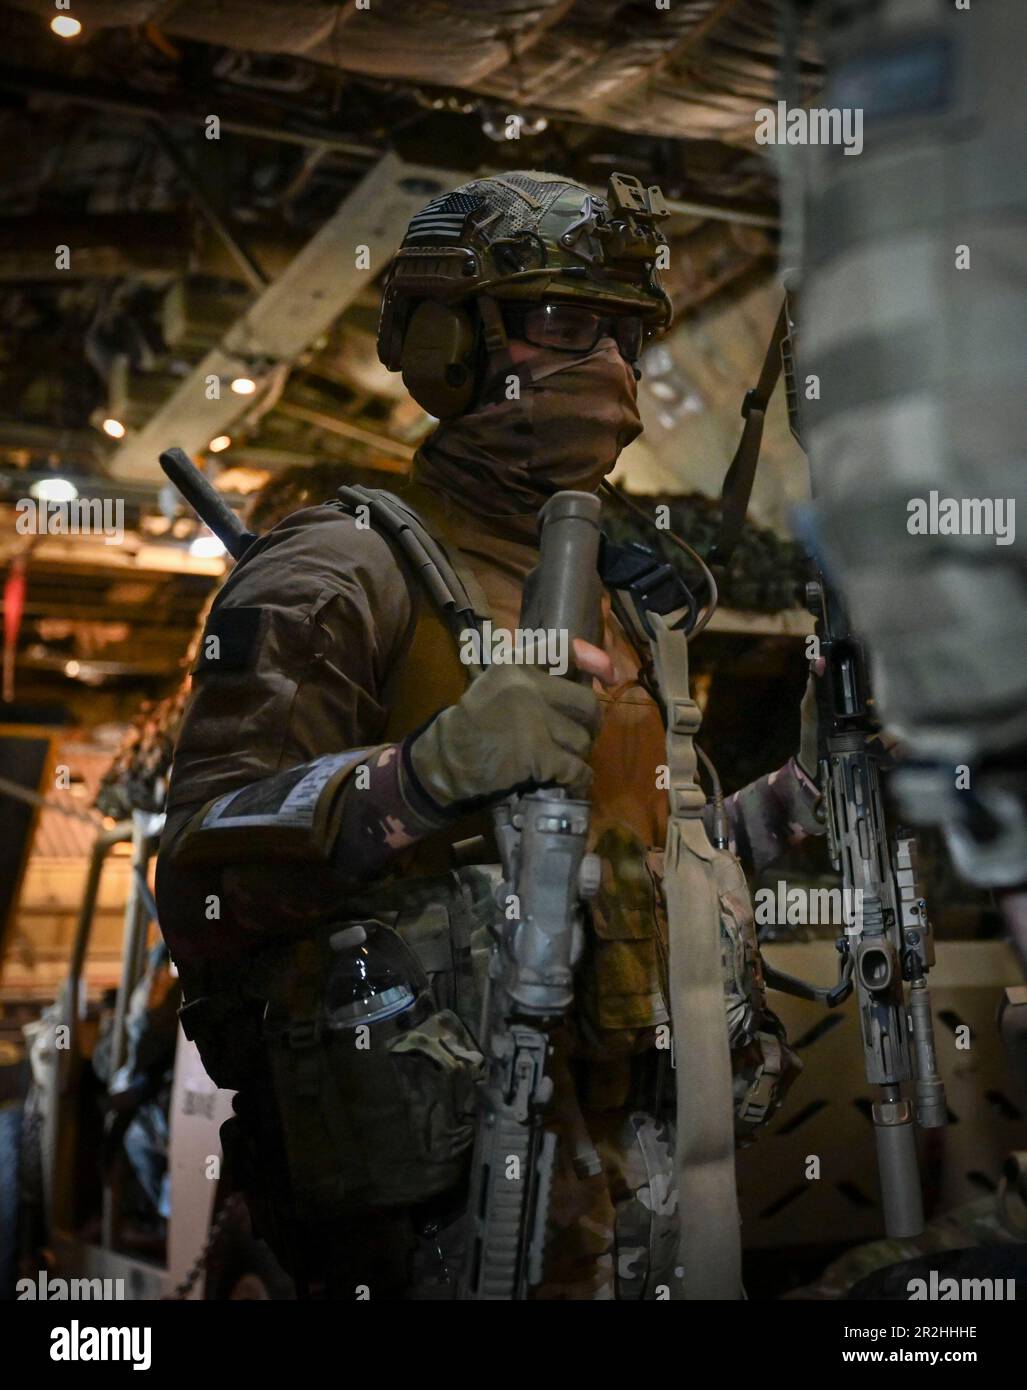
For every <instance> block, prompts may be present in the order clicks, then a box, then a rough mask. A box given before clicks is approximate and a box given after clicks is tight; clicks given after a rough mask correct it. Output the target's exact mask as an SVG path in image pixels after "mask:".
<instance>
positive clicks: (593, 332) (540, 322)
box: [503, 303, 645, 362]
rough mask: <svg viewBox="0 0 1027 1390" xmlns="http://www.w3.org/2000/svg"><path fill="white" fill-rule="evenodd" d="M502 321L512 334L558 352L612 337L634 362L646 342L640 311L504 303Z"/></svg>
mask: <svg viewBox="0 0 1027 1390" xmlns="http://www.w3.org/2000/svg"><path fill="white" fill-rule="evenodd" d="M503 322H504V324H505V325H506V330H507V332H508V333H509V334H510V335H511V336H512V337H516V338H520V339H522V340H523V341H524V342H526V343H531V344H532V345H533V346H534V347H546V348H556V349H557V350H558V351H560V352H591V350H592V349H593V348H594V347H595V345H596V344H597V343H598V342H599V340H600V338H612V339H613V340H614V342H615V343H616V344H617V347H618V349H619V350H620V354H621V356H622V357H624V358H625V359H626V360H627V361H628V362H637V360H638V358H639V356H640V354H641V351H642V344H643V342H644V341H645V324H644V323H643V321H642V318H641V316H640V315H639V314H603V313H600V312H599V311H598V310H596V309H589V308H586V307H585V306H584V305H581V304H561V303H553V304H530V305H525V306H523V307H522V306H521V305H516V306H515V305H511V304H504V305H503Z"/></svg>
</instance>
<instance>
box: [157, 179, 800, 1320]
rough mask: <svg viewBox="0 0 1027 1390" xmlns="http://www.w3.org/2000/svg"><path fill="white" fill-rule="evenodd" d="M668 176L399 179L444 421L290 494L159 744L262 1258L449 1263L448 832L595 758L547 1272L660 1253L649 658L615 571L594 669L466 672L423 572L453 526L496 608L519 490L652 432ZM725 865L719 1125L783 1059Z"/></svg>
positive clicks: (778, 779) (557, 1278) (179, 923)
mask: <svg viewBox="0 0 1027 1390" xmlns="http://www.w3.org/2000/svg"><path fill="white" fill-rule="evenodd" d="M661 201H662V200H660V198H659V190H649V192H648V194H647V193H646V192H645V191H643V190H642V189H641V187H640V186H639V185H638V184H637V183H636V182H635V181H630V180H625V179H623V178H618V176H614V179H613V180H611V193H610V198H609V200H608V201H607V200H603V199H601V198H597V197H594V196H593V195H591V194H590V193H589V192H588V191H587V190H586V189H584V188H583V187H581V186H580V185H578V184H575V183H573V182H571V181H569V180H567V179H564V178H560V177H557V176H554V175H550V174H542V173H513V174H506V175H502V176H497V177H495V178H487V179H480V180H475V181H473V182H471V183H468V184H466V185H464V186H463V187H461V188H460V189H458V190H456V191H455V192H453V193H451V194H449V195H447V196H445V197H442V198H437V199H435V200H434V202H432V203H431V204H429V206H428V207H427V208H426V209H425V210H424V211H423V212H421V213H419V214H418V215H417V216H416V217H415V218H414V219H413V222H412V223H411V225H410V228H409V231H408V233H407V236H406V238H405V239H404V242H403V246H402V248H401V250H400V251H399V253H398V255H397V257H396V259H395V261H394V264H393V266H392V268H391V271H390V275H389V278H388V282H387V286H386V291H385V298H384V304H383V310H382V319H381V327H380V333H379V353H380V355H381V357H382V360H383V361H384V362H385V363H386V365H387V366H389V367H390V368H392V369H394V370H401V371H402V373H403V379H404V381H405V383H406V385H407V387H408V389H409V390H410V392H411V394H412V395H413V396H414V398H415V399H416V400H417V401H418V402H419V403H420V404H421V405H423V406H424V408H425V409H426V410H428V411H429V412H430V413H431V414H432V415H434V416H435V417H437V418H438V419H439V421H440V423H439V425H438V427H437V429H436V430H435V432H434V433H433V434H432V435H431V436H430V438H429V439H428V441H427V442H426V443H425V445H424V446H423V447H422V448H421V449H420V450H419V452H418V454H417V458H416V461H415V465H414V469H413V475H412V479H411V481H410V482H409V483H408V484H407V485H405V486H404V487H403V488H402V489H400V490H399V491H398V493H397V494H396V495H395V496H394V497H391V498H390V497H389V495H387V494H380V495H378V503H379V504H380V505H375V506H368V505H364V506H361V505H360V504H359V499H356V498H355V497H354V496H349V497H348V498H347V499H345V500H342V501H332V502H328V503H326V504H324V505H322V506H315V507H310V508H307V509H304V510H302V511H300V512H298V513H295V514H294V515H292V516H289V517H287V518H286V519H285V520H283V521H281V522H280V523H279V524H278V525H276V526H275V527H274V528H273V529H272V530H271V531H270V532H269V533H267V534H266V535H265V536H263V537H261V538H260V540H259V541H257V542H256V543H255V544H254V545H253V546H252V547H251V549H250V550H249V551H248V552H247V554H246V555H245V557H244V558H243V560H242V562H241V563H240V564H239V565H238V566H237V567H236V568H235V570H234V571H233V573H232V574H231V576H230V577H229V579H228V581H227V583H226V584H225V586H224V587H223V589H222V590H221V592H220V594H219V595H218V598H217V601H216V603H215V605H214V608H213V610H212V613H211V616H210V619H209V622H208V625H207V629H206V632H205V635H204V641H203V644H202V648H201V652H200V656H199V659H198V662H197V665H196V668H195V670H194V693H193V696H192V699H191V704H190V707H189V709H188V711H187V714H186V717H185V721H184V726H183V729H182V732H181V735H180V738H179V741H178V745H177V749H176V754H175V761H174V768H173V774H172V779H171V788H170V796H169V805H168V821H167V828H166V831H165V835H164V841H163V845H162V852H161V856H160V862H159V868H158V900H159V905H160V912H161V923H162V927H163V930H164V932H165V935H166V937H167V940H168V942H169V944H170V946H171V949H172V952H173V954H174V957H175V960H176V962H177V964H178V967H179V970H180V972H181V976H182V981H183V987H184V993H185V998H186V1001H187V1003H186V1005H185V1007H184V1009H183V1014H182V1021H183V1026H184V1027H185V1028H186V1031H187V1032H188V1033H189V1035H190V1036H192V1037H194V1038H195V1040H196V1042H197V1044H198V1046H199V1048H200V1051H201V1054H202V1056H203V1059H204V1062H205V1064H206V1066H207V1068H208V1070H209V1072H210V1074H211V1075H212V1077H213V1078H214V1079H215V1080H216V1081H217V1082H218V1083H219V1084H221V1085H224V1086H230V1087H233V1088H235V1089H237V1090H238V1091H239V1095H238V1097H237V1100H236V1109H237V1112H238V1118H237V1120H236V1121H234V1122H230V1125H229V1130H230V1132H229V1133H228V1134H227V1135H226V1148H227V1149H228V1151H229V1161H230V1162H231V1163H232V1164H233V1165H234V1166H235V1170H236V1181H237V1182H239V1183H241V1184H242V1185H243V1186H244V1188H245V1190H246V1192H247V1198H248V1201H249V1202H250V1205H251V1208H252V1210H253V1212H254V1220H255V1223H256V1225H257V1227H258V1228H259V1229H260V1230H261V1232H262V1233H263V1234H264V1235H265V1236H266V1237H267V1238H268V1239H269V1240H270V1241H271V1243H272V1245H273V1246H274V1248H275V1250H276V1252H277V1253H278V1254H279V1257H280V1258H281V1259H282V1260H283V1262H284V1263H286V1265H287V1266H288V1267H289V1268H290V1269H291V1270H292V1271H293V1272H294V1273H296V1275H297V1277H298V1279H299V1280H300V1281H301V1283H305V1284H306V1285H307V1287H308V1288H310V1289H311V1290H320V1291H321V1292H323V1293H324V1294H326V1295H327V1296H337V1297H346V1298H351V1297H353V1296H354V1288H355V1287H359V1286H369V1287H370V1289H371V1292H372V1294H373V1295H374V1296H377V1297H381V1296H386V1297H446V1296H452V1292H453V1289H454V1280H455V1271H456V1265H457V1263H458V1261H459V1254H460V1234H459V1233H460V1212H461V1200H462V1198H463V1197H464V1195H465V1192H466V1179H467V1171H466V1170H467V1159H468V1152H469V1149H470V1145H471V1142H472V1138H473V1093H474V1083H475V1081H476V1079H477V1078H478V1077H479V1075H480V1067H481V1053H480V1051H479V1042H480V1039H479V1037H478V1036H477V1030H478V1027H479V1011H480V997H481V983H482V970H481V966H482V963H483V961H484V960H485V958H486V955H487V944H488V926H489V922H490V920H491V915H492V914H494V912H495V910H496V909H495V903H494V899H493V897H492V893H491V887H492V882H491V880H490V879H489V875H488V872H487V871H486V870H483V869H482V868H480V867H477V868H473V867H470V866H471V865H478V866H480V865H487V864H489V863H491V861H492V860H493V859H495V857H496V855H495V851H494V848H493V849H491V850H490V848H489V844H488V842H489V834H490V832H489V829H488V824H489V823H488V819H487V816H484V815H483V812H484V811H486V810H487V808H488V807H489V806H490V805H492V804H493V803H494V802H496V801H497V800H498V799H499V798H500V797H501V796H502V795H504V794H506V793H508V792H510V791H511V789H514V788H520V789H523V788H525V787H530V786H533V785H545V784H547V783H557V784H560V785H564V786H568V787H571V788H575V789H577V790H578V791H579V792H581V791H582V790H584V789H589V788H590V796H591V800H592V805H593V819H592V842H593V845H594V848H595V849H596V851H597V853H598V854H599V855H600V856H601V860H602V869H603V875H602V884H601V887H600V890H599V893H598V896H597V897H596V898H595V899H594V900H593V902H592V905H591V912H590V929H589V931H588V941H587V946H586V951H585V958H584V960H583V962H582V964H581V966H580V968H579V971H578V976H577V979H576V1001H575V1006H574V1010H573V1014H572V1016H571V1018H569V1019H568V1021H567V1023H566V1026H565V1027H564V1028H563V1030H562V1031H561V1034H560V1037H559V1039H558V1043H557V1047H556V1059H555V1075H556V1095H555V1097H554V1100H553V1103H552V1107H551V1119H550V1122H551V1125H552V1127H553V1129H555V1130H556V1132H557V1134H558V1151H557V1170H556V1179H555V1184H554V1194H553V1201H552V1206H551V1212H550V1218H551V1235H550V1241H549V1246H548V1250H547V1257H546V1270H545V1277H544V1281H543V1283H542V1286H541V1288H539V1289H538V1290H537V1291H536V1296H539V1297H543V1298H613V1297H621V1298H639V1297H644V1296H650V1297H651V1296H653V1289H654V1288H655V1287H657V1285H658V1283H659V1281H660V1278H661V1276H662V1275H666V1274H667V1270H666V1268H663V1267H660V1268H658V1267H657V1266H660V1265H661V1262H662V1266H666V1265H667V1264H668V1262H669V1264H670V1265H673V1263H674V1254H673V1251H674V1248H675V1231H676V1224H677V1218H676V1213H675V1202H674V1194H673V1183H672V1181H671V1179H670V1165H671V1158H670V1152H671V1129H670V1125H669V1122H670V1121H672V1118H673V1117H672V1115H670V1114H668V1106H667V1104H666V1102H665V1096H666V1093H667V1079H668V1077H667V1072H666V1069H665V1067H664V1066H663V1065H662V1064H663V1063H665V1062H666V1061H667V1053H666V1051H661V1050H660V1049H659V1048H658V1047H657V1046H656V1043H657V1041H658V1039H659V1034H660V1030H661V1029H662V1030H663V1032H664V1033H666V1031H667V1025H668V1022H669V1019H670V1009H669V1003H668V979H667V926H666V914H665V906H664V901H663V894H662V886H661V872H662V869H661V855H662V848H663V845H664V842H665V834H666V829H667V808H666V793H665V792H664V791H662V790H660V788H659V785H658V777H657V769H658V768H659V767H660V765H662V764H663V763H664V761H665V758H666V753H665V741H664V740H665V735H664V725H663V720H662V718H661V712H660V709H659V708H658V706H657V704H656V702H655V701H654V699H653V697H652V695H651V694H650V693H649V692H650V682H649V681H648V680H647V679H646V678H645V673H644V665H645V658H644V656H640V654H639V653H638V652H637V651H636V650H635V648H634V646H633V645H632V642H631V641H630V640H629V637H628V634H627V633H626V631H625V629H624V628H623V627H622V626H621V624H620V623H619V622H618V620H617V619H616V617H614V615H613V613H612V612H611V611H610V606H609V603H608V602H605V601H604V631H603V643H602V649H601V650H600V649H599V648H598V647H593V646H590V645H589V644H586V643H580V642H577V643H575V649H574V660H575V662H576V663H577V665H578V667H579V668H580V669H582V670H584V671H587V672H589V673H590V674H592V675H593V676H594V677H596V681H595V683H594V688H593V689H588V688H585V687H582V686H581V685H576V684H574V683H572V682H567V681H560V680H553V679H551V678H550V676H549V675H548V673H547V672H546V671H545V670H540V669H538V668H537V667H532V666H530V665H518V664H493V665H490V666H486V667H485V668H484V670H483V672H482V673H481V674H479V675H477V676H476V677H475V678H474V679H473V680H472V681H470V683H468V674H469V673H468V668H467V666H466V665H464V664H462V663H461V661H460V656H459V646H458V643H457V641H456V640H455V639H454V637H453V635H452V632H451V630H450V629H448V628H447V625H446V624H445V622H444V621H443V619H444V616H445V615H444V614H443V613H440V611H439V608H438V607H437V606H436V604H435V603H434V602H433V601H432V597H431V595H432V593H433V592H435V591H434V590H432V589H431V587H430V585H429V586H428V587H426V586H425V584H424V583H423V582H422V581H423V579H424V575H425V574H426V573H428V574H429V578H430V577H431V570H432V567H431V566H430V565H429V564H428V558H429V556H430V555H436V556H438V555H440V554H441V555H444V556H445V557H446V559H447V560H448V562H449V563H450V564H451V565H452V566H453V568H454V570H455V571H456V572H457V573H459V575H460V578H461V580H462V581H463V582H464V584H465V586H466V590H467V592H468V593H470V594H471V595H472V596H473V598H474V606H475V608H476V610H477V611H478V612H479V613H482V612H484V613H487V614H488V616H489V617H490V618H491V619H492V621H493V623H494V624H495V626H496V628H497V629H498V628H503V629H506V630H510V631H512V630H513V629H515V628H516V627H517V623H518V614H519V610H520V602H521V590H522V584H523V581H524V578H525V576H526V575H527V573H528V572H529V570H530V569H531V568H532V567H533V565H534V564H535V563H536V560H537V551H536V543H537V517H538V512H539V508H540V507H541V505H542V504H543V503H544V502H545V500H546V499H547V498H548V497H549V496H551V495H552V494H553V493H554V492H556V491H558V490H560V489H566V488H570V489H578V490H587V491H594V490H595V489H596V488H597V487H598V485H599V484H600V482H601V481H602V479H603V478H604V477H605V475H606V474H607V473H609V471H610V470H611V469H612V468H613V466H614V464H615V462H616V460H617V457H618V455H619V454H620V452H621V450H622V449H623V448H624V447H625V446H626V445H627V444H628V443H630V442H631V440H633V439H634V438H635V437H636V436H637V435H638V434H639V433H640V431H641V423H640V420H639V416H638V412H637V409H636V379H637V377H638V375H639V371H638V365H637V364H638V359H639V356H640V354H641V351H642V347H643V344H644V342H645V340H646V338H647V337H648V336H649V335H651V334H653V333H655V332H658V331H659V330H661V329H663V328H665V327H666V325H667V323H668V322H669V318H670V306H669V302H668V300H667V297H666V295H665V293H664V291H663V289H662V287H661V286H660V283H659V277H658V274H657V272H656V268H655V263H656V260H657V258H658V255H659V251H660V248H661V247H662V246H663V245H665V243H664V242H663V238H662V234H661V233H660V231H659V216H660V213H661ZM371 498H372V495H371V494H366V495H365V500H366V499H371ZM411 538H413V539H411ZM436 546H441V547H442V550H441V552H440V551H438V550H436V549H433V547H436ZM417 556H420V557H421V559H420V560H418V559H417V558H416V557H417ZM412 557H413V558H412ZM419 570H420V571H421V573H418V571H419ZM436 573H437V570H436ZM432 582H434V581H432ZM803 748H804V750H806V751H805V756H802V755H800V757H798V758H793V759H791V760H790V761H789V763H788V764H787V765H786V766H785V767H784V768H781V769H780V770H779V771H777V772H774V773H771V774H770V775H769V776H767V777H765V778H763V779H761V780H760V781H759V782H757V783H755V784H754V785H753V786H750V787H747V788H745V789H744V790H743V791H742V792H740V793H738V794H737V795H736V796H734V797H731V798H730V799H729V801H728V803H727V813H728V824H729V827H730V841H731V845H732V848H733V849H735V850H737V853H738V855H739V856H740V857H741V858H742V860H743V862H744V864H745V867H746V868H747V869H749V870H750V871H751V870H755V869H759V868H760V867H762V866H763V865H764V864H765V863H767V862H769V861H770V860H771V859H772V858H773V857H774V855H775V854H776V852H777V851H778V850H779V849H780V848H781V847H782V846H783V844H784V843H785V841H786V840H787V839H791V838H794V837H795V836H797V835H803V834H807V833H819V832H820V829H821V826H820V822H819V821H818V819H817V817H816V815H815V805H816V801H817V789H816V785H815V782H814V780H813V779H814V777H815V775H816V753H815V737H814V734H813V730H812V728H811V725H810V721H809V719H808V718H806V719H804V726H803ZM298 826H299V827H300V828H299V829H297V827H298ZM741 882H742V881H741V875H740V874H739V875H738V878H737V881H736V886H735V887H734V888H733V889H730V890H728V891H725V893H723V894H722V897H721V905H720V921H721V926H720V930H721V934H722V937H721V939H722V950H721V954H722V957H723V962H724V1000H725V1008H726V1012H727V1022H728V1032H729V1037H730V1044H731V1057H732V1071H733V1087H734V1098H735V1114H736V1125H737V1133H738V1135H739V1137H740V1138H744V1137H745V1136H746V1135H748V1134H749V1133H751V1131H752V1130H753V1129H754V1128H755V1126H756V1125H757V1124H758V1123H760V1122H761V1121H762V1119H764V1118H765V1117H766V1116H767V1115H768V1114H769V1113H770V1112H771V1111H772V1110H773V1109H774V1108H775V1106H776V1105H777V1104H778V1103H779V1100H780V1096H781V1094H782V1092H783V1089H784V1087H785V1086H786V1085H787V1083H788V1082H789V1080H790V1079H791V1077H792V1076H793V1075H794V1074H795V1072H796V1071H797V1069H798V1063H797V1061H796V1060H795V1058H794V1057H793V1055H792V1054H791V1053H790V1052H789V1050H788V1048H787V1046H786V1044H785V1043H784V1039H783V1036H782V1031H781V1029H780V1026H779V1024H778V1023H777V1020H776V1019H775V1018H774V1015H773V1014H772V1013H771V1012H770V1010H769V1009H768V1008H767V1006H766V999H765V994H764V988H763V982H762V976H761V972H760V963H759V953H758V949H757V946H756V939H755V932H754V928H753V924H752V910H751V906H750V904H749V901H748V895H747V893H746V892H745V891H744V885H743V886H742V887H738V886H737V885H738V884H741ZM411 1001H414V1003H413V1004H411ZM408 1005H410V1007H407V1006H408ZM368 1039H370V1042H369V1041H368Z"/></svg>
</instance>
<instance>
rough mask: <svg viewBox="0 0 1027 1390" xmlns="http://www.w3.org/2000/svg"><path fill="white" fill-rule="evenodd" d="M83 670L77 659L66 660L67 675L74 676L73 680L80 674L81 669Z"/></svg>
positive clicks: (65, 670) (65, 671) (65, 672)
mask: <svg viewBox="0 0 1027 1390" xmlns="http://www.w3.org/2000/svg"><path fill="white" fill-rule="evenodd" d="M81 670H82V667H81V666H80V665H79V664H78V662H77V661H66V662H65V663H64V674H65V675H66V676H70V677H71V678H72V680H74V679H75V677H76V676H77V675H78V673H79V671H81Z"/></svg>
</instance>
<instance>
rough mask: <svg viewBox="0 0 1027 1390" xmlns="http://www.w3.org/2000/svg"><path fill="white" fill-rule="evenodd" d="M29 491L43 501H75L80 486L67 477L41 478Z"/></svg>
mask: <svg viewBox="0 0 1027 1390" xmlns="http://www.w3.org/2000/svg"><path fill="white" fill-rule="evenodd" d="M29 493H30V494H31V495H32V496H33V497H36V498H38V499H39V501H41V502H74V500H75V498H76V497H77V496H78V488H77V487H76V486H75V484H74V483H72V482H69V481H68V479H67V478H40V479H39V481H38V482H36V483H33V484H32V486H31V487H30V488H29Z"/></svg>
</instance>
